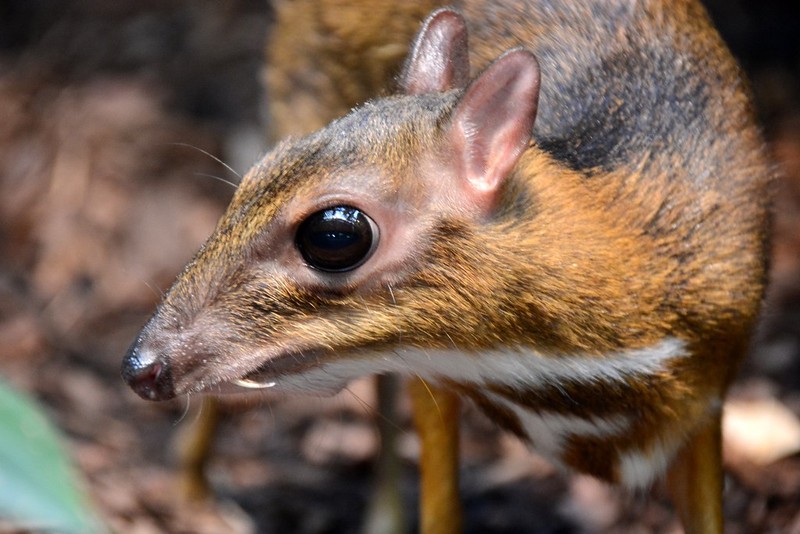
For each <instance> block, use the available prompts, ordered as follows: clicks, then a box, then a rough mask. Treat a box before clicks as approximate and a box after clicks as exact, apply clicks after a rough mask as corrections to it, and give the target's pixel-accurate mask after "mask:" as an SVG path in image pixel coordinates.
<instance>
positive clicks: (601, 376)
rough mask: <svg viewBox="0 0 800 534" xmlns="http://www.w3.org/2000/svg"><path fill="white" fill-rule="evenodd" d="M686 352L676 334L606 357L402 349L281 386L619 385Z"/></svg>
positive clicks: (326, 367)
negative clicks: (403, 381) (415, 380)
mask: <svg viewBox="0 0 800 534" xmlns="http://www.w3.org/2000/svg"><path fill="white" fill-rule="evenodd" d="M685 356H686V350H685V344H684V342H683V341H681V340H679V339H676V338H665V339H664V340H662V341H660V342H659V343H657V344H655V345H654V346H652V347H648V348H644V349H635V350H628V351H620V352H613V353H608V354H603V355H580V354H562V355H558V354H553V355H550V354H547V355H545V354H541V353H538V352H535V351H532V350H528V349H526V348H513V349H499V350H492V351H487V352H480V353H468V352H459V351H456V350H423V349H402V348H401V349H396V350H394V351H391V352H386V353H378V354H363V355H359V356H358V357H356V358H350V359H345V358H343V359H340V360H335V361H333V362H330V363H323V364H322V365H319V366H317V367H315V368H313V369H309V370H307V371H305V372H303V373H302V374H298V375H287V376H283V377H280V378H278V382H279V384H278V385H279V387H280V388H281V389H284V387H286V388H288V389H290V390H292V391H295V390H296V391H302V392H310V393H320V392H321V391H319V390H330V389H341V388H342V387H343V386H344V385H345V384H346V383H347V382H349V381H350V380H353V379H355V378H360V377H362V376H367V375H370V374H376V373H386V372H395V373H399V374H403V375H406V376H418V377H420V378H424V379H427V380H430V381H433V382H435V381H437V380H439V379H449V380H453V381H456V382H460V383H469V384H475V385H478V386H480V385H485V384H497V385H503V386H510V387H516V388H536V387H537V386H551V385H553V384H558V383H559V382H562V381H564V380H570V381H571V382H573V383H575V382H578V383H580V382H582V383H586V384H593V383H598V382H603V383H610V384H614V383H622V382H625V381H627V380H628V379H629V378H630V377H635V376H646V375H651V374H655V373H660V372H663V371H664V370H666V369H668V368H669V364H670V362H672V361H674V360H678V359H681V358H683V357H685Z"/></svg>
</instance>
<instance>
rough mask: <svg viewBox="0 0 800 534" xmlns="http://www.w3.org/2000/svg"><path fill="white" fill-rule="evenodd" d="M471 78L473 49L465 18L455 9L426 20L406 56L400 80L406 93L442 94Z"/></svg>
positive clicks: (444, 10)
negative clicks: (470, 54)
mask: <svg viewBox="0 0 800 534" xmlns="http://www.w3.org/2000/svg"><path fill="white" fill-rule="evenodd" d="M468 80H469V48H468V44H467V26H466V23H465V22H464V18H463V17H462V16H461V15H460V14H458V13H457V12H455V11H453V10H452V9H446V8H445V9H439V10H437V11H434V12H433V13H432V14H431V15H430V16H428V18H427V19H426V20H425V23H424V24H423V26H422V29H421V30H420V31H419V33H418V34H417V37H416V39H415V40H414V44H413V45H412V46H411V52H410V53H409V55H408V59H406V64H405V67H404V68H403V75H402V77H401V80H400V84H401V87H402V89H403V92H404V93H405V94H409V95H418V94H423V93H440V92H443V91H447V90H449V89H454V88H458V87H464V86H465V85H466V84H467V81H468Z"/></svg>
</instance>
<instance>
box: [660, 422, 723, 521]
mask: <svg viewBox="0 0 800 534" xmlns="http://www.w3.org/2000/svg"><path fill="white" fill-rule="evenodd" d="M722 481H723V475H722V437H721V429H720V417H719V415H717V416H715V417H714V419H713V420H712V421H710V422H709V423H708V424H707V425H706V426H704V427H703V428H702V429H700V431H699V432H697V434H695V435H694V436H693V437H692V438H691V439H690V440H689V442H688V443H687V444H686V445H685V446H684V448H683V449H682V450H681V451H680V452H679V453H678V455H677V456H676V458H675V460H674V461H673V463H672V466H671V467H670V469H669V472H668V473H667V485H668V487H669V491H670V494H671V495H672V501H673V503H674V504H675V508H676V510H677V512H678V516H679V517H680V519H681V522H682V523H683V528H684V530H685V531H686V533H687V534H721V533H722V530H723V520H722Z"/></svg>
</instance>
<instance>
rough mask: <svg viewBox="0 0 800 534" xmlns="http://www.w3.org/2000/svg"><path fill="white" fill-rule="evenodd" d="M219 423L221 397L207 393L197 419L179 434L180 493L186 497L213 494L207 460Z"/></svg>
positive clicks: (191, 498)
mask: <svg viewBox="0 0 800 534" xmlns="http://www.w3.org/2000/svg"><path fill="white" fill-rule="evenodd" d="M218 423H219V406H218V401H217V399H215V398H214V397H212V396H210V395H206V396H204V397H203V402H202V405H201V406H200V413H199V414H198V415H197V419H196V420H195V421H194V422H193V423H192V425H190V426H189V427H187V428H186V429H184V431H183V432H182V433H180V434H179V435H178V437H177V447H178V464H179V466H178V469H179V482H178V484H179V487H178V493H179V495H180V496H181V498H183V499H184V500H186V501H199V500H202V499H206V498H208V497H209V496H210V495H211V489H210V488H209V485H208V480H207V479H206V464H207V463H208V458H209V456H211V451H212V445H213V443H214V434H215V433H216V431H217V426H218Z"/></svg>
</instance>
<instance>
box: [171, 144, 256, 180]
mask: <svg viewBox="0 0 800 534" xmlns="http://www.w3.org/2000/svg"><path fill="white" fill-rule="evenodd" d="M170 144H171V145H175V146H183V147H186V148H193V149H194V150H197V151H198V152H200V153H201V154H205V155H206V156H208V157H209V158H211V159H213V160H214V161H216V162H217V163H219V164H220V165H222V166H223V167H225V168H226V169H228V170H229V171H230V172H231V173H233V174H234V175H235V176H236V177H238V178H239V179H240V180H241V179H242V175H241V174H239V173H238V172H236V171H235V170H234V169H233V167H231V166H230V165H228V164H227V163H225V162H224V161H222V160H221V159H219V158H218V157H217V156H215V155H214V154H212V153H211V152H208V151H207V150H203V149H202V148H200V147H197V146H194V145H190V144H189V143H170Z"/></svg>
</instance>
